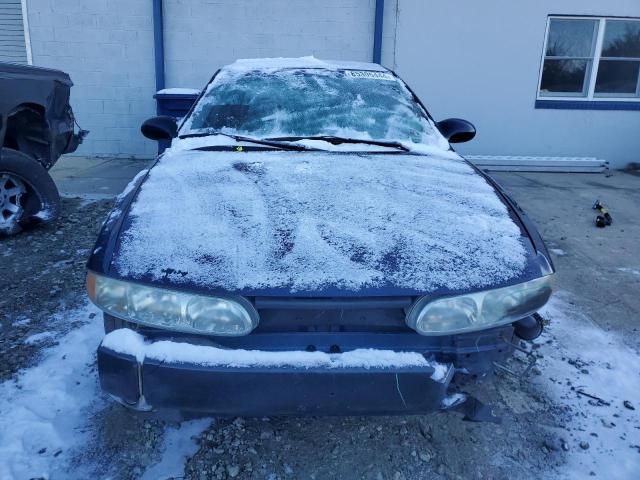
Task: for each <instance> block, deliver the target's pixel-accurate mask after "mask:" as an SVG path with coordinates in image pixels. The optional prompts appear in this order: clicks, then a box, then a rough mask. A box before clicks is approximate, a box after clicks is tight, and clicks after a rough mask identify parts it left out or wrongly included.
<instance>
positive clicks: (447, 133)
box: [436, 118, 476, 143]
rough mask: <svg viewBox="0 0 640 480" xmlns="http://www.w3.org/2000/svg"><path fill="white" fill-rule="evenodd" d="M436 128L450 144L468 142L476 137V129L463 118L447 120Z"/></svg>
mask: <svg viewBox="0 0 640 480" xmlns="http://www.w3.org/2000/svg"><path fill="white" fill-rule="evenodd" d="M436 126H437V127H438V130H440V133H442V135H444V138H446V139H447V140H449V143H463V142H468V141H469V140H471V139H473V137H475V136H476V127H474V126H473V124H472V123H471V122H467V121H466V120H462V119H461V118H447V119H446V120H442V121H441V122H438V123H436Z"/></svg>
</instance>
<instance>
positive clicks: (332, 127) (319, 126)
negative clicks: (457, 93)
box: [181, 68, 448, 150]
mask: <svg viewBox="0 0 640 480" xmlns="http://www.w3.org/2000/svg"><path fill="white" fill-rule="evenodd" d="M207 131H223V132H225V133H230V134H237V135H246V136H251V137H260V138H267V137H283V136H305V137H306V136H322V135H332V136H340V137H350V138H358V139H367V140H371V139H373V140H393V141H399V142H403V143H412V144H423V145H425V144H426V145H429V146H433V147H438V148H440V149H443V150H447V149H448V144H447V142H446V140H445V139H444V138H443V137H442V135H440V133H439V132H438V131H437V130H436V129H435V127H434V126H433V124H432V122H431V121H430V120H429V119H428V118H427V117H426V115H425V113H424V112H423V110H422V109H421V107H420V105H419V104H418V103H417V102H415V100H414V99H413V97H412V95H411V93H410V92H409V91H408V89H407V88H406V87H405V86H404V85H403V84H402V83H401V82H400V81H399V80H398V79H397V78H396V77H394V76H393V75H392V74H391V73H390V72H387V71H364V70H328V69H304V68H301V69H266V70H265V69H262V70H247V71H243V70H240V71H237V70H233V69H230V70H225V69H223V70H222V71H221V72H220V73H219V74H218V75H217V77H216V78H215V80H214V81H213V82H212V84H211V85H210V86H209V88H208V89H207V92H206V94H205V95H204V97H203V99H202V100H201V101H200V102H199V104H198V105H197V106H196V108H195V110H194V112H193V114H192V116H191V118H190V119H188V120H187V121H186V123H185V125H184V126H183V128H182V129H181V134H185V133H195V132H207Z"/></svg>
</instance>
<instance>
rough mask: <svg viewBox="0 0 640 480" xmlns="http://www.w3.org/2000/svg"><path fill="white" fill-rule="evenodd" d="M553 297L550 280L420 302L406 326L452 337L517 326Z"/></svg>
mask: <svg viewBox="0 0 640 480" xmlns="http://www.w3.org/2000/svg"><path fill="white" fill-rule="evenodd" d="M550 296H551V278H550V276H546V277H542V278H538V279H536V280H531V281H529V282H525V283H520V284H518V285H512V286H510V287H504V288H498V289H495V290H487V291H484V292H475V293H470V294H467V295H459V296H455V297H445V298H439V299H436V300H430V299H429V298H427V297H423V298H420V299H418V301H416V303H414V304H413V306H412V307H411V309H410V310H409V313H408V314H407V319H406V321H407V325H409V327H411V328H413V329H414V330H415V331H416V332H418V333H420V334H422V335H451V334H455V333H464V332H471V331H474V330H482V329H485V328H491V327H495V326H498V325H504V324H507V323H512V322H515V321H516V320H520V319H521V318H524V317H526V316H528V315H531V314H532V313H534V312H535V311H536V310H538V309H539V308H541V307H542V306H543V305H544V304H545V303H547V300H549V297H550Z"/></svg>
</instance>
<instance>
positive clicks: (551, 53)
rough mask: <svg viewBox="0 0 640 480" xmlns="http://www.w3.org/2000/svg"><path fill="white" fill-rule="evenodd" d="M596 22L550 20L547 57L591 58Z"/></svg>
mask: <svg viewBox="0 0 640 480" xmlns="http://www.w3.org/2000/svg"><path fill="white" fill-rule="evenodd" d="M596 25H597V20H560V19H555V18H554V19H552V20H551V23H550V24H549V37H548V39H547V52H546V55H547V56H548V57H592V56H593V46H594V42H595V37H596V35H595V34H596Z"/></svg>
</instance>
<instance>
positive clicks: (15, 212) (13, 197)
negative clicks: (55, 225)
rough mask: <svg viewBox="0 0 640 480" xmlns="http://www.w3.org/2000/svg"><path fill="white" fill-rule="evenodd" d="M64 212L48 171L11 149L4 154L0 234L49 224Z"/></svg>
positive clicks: (0, 161) (0, 172) (0, 160)
mask: <svg viewBox="0 0 640 480" xmlns="http://www.w3.org/2000/svg"><path fill="white" fill-rule="evenodd" d="M59 212H60V194H59V193H58V188H57V187H56V184H55V183H54V181H53V179H52V178H51V176H50V175H49V173H48V172H47V170H46V169H45V168H44V167H43V166H42V165H40V163H38V162H37V161H36V160H34V159H33V158H31V157H29V156H28V155H25V154H24V153H21V152H18V151H17V150H13V149H11V148H3V149H2V154H1V155H0V235H14V234H16V233H18V232H20V231H21V230H22V229H23V228H26V227H28V226H31V225H34V224H37V223H49V222H52V221H53V220H55V219H56V218H57V217H58V214H59Z"/></svg>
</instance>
